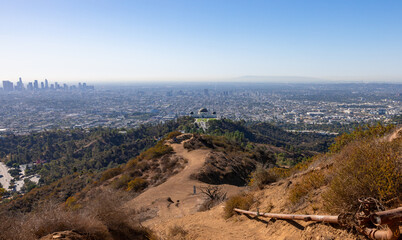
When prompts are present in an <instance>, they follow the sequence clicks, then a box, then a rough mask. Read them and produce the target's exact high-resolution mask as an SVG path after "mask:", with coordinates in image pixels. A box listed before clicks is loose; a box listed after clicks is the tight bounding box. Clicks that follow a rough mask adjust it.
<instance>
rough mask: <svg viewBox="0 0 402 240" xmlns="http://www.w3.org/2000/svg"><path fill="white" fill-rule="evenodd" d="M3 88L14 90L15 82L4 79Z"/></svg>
mask: <svg viewBox="0 0 402 240" xmlns="http://www.w3.org/2000/svg"><path fill="white" fill-rule="evenodd" d="M3 90H4V91H7V92H9V91H13V90H14V84H13V83H12V82H10V81H3Z"/></svg>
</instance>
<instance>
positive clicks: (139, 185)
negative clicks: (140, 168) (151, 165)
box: [127, 178, 148, 192]
mask: <svg viewBox="0 0 402 240" xmlns="http://www.w3.org/2000/svg"><path fill="white" fill-rule="evenodd" d="M147 185H148V183H147V181H146V180H144V179H142V178H135V179H134V180H131V181H130V182H129V183H128V184H127V191H134V192H139V191H141V190H143V189H145V188H146V187H147Z"/></svg>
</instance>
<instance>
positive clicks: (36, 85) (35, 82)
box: [34, 80, 39, 90]
mask: <svg viewBox="0 0 402 240" xmlns="http://www.w3.org/2000/svg"><path fill="white" fill-rule="evenodd" d="M34 89H35V90H37V89H39V83H38V80H35V81H34Z"/></svg>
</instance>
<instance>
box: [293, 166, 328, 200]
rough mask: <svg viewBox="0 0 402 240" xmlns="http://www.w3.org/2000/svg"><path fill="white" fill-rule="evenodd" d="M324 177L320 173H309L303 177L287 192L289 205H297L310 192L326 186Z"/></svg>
mask: <svg viewBox="0 0 402 240" xmlns="http://www.w3.org/2000/svg"><path fill="white" fill-rule="evenodd" d="M326 182H327V180H326V178H325V175H324V174H323V173H321V172H317V171H315V172H311V173H309V174H307V175H304V176H303V177H302V179H301V181H300V182H298V183H296V184H294V185H293V186H292V187H291V188H290V190H289V200H290V202H291V203H293V204H296V203H299V202H300V201H301V200H302V199H303V198H304V197H305V196H307V195H308V194H309V193H310V192H311V191H313V190H315V189H318V188H320V187H322V186H324V185H325V184H326Z"/></svg>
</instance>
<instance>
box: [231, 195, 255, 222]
mask: <svg viewBox="0 0 402 240" xmlns="http://www.w3.org/2000/svg"><path fill="white" fill-rule="evenodd" d="M253 203H254V198H253V195H251V194H246V193H240V194H238V195H235V196H233V197H231V198H229V199H228V200H227V201H226V204H225V208H224V217H225V219H228V218H230V217H231V216H233V214H234V211H233V210H234V209H235V208H240V209H243V210H249V209H250V207H251V205H252V204H253Z"/></svg>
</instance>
